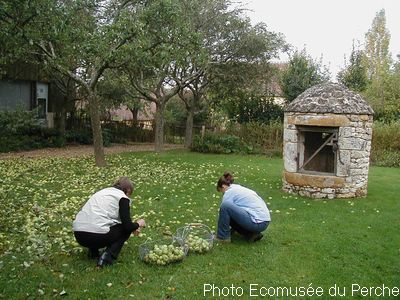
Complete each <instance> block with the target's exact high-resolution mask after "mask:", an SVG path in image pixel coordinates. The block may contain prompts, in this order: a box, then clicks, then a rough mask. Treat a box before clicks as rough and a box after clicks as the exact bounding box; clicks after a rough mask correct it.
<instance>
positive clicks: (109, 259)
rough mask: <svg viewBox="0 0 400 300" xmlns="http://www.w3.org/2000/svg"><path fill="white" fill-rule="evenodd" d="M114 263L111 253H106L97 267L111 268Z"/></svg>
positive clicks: (101, 256)
mask: <svg viewBox="0 0 400 300" xmlns="http://www.w3.org/2000/svg"><path fill="white" fill-rule="evenodd" d="M113 263H114V259H113V257H112V256H111V254H110V253H108V252H107V251H104V252H103V253H102V254H101V255H100V258H99V260H98V262H97V266H98V267H100V268H103V267H104V266H110V265H112V264H113Z"/></svg>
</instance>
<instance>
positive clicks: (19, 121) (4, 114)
mask: <svg viewBox="0 0 400 300" xmlns="http://www.w3.org/2000/svg"><path fill="white" fill-rule="evenodd" d="M39 129H40V126H39V123H38V120H37V118H36V112H35V111H23V110H16V111H0V132H1V133H2V134H6V135H12V134H27V133H31V132H32V131H35V130H39Z"/></svg>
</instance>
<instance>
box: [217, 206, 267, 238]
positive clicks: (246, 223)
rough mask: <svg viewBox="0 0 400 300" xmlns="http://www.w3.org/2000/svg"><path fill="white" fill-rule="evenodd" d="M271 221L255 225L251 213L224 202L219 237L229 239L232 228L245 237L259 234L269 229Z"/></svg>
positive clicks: (221, 208)
mask: <svg viewBox="0 0 400 300" xmlns="http://www.w3.org/2000/svg"><path fill="white" fill-rule="evenodd" d="M268 225H269V221H264V222H261V223H254V222H253V221H252V220H251V216H250V215H249V213H248V212H247V211H246V210H244V209H243V208H242V207H239V206H237V205H235V204H233V203H231V202H223V203H222V204H221V207H220V208H219V218H218V230H217V237H218V238H220V239H223V240H225V239H229V238H230V237H231V227H232V229H234V230H236V231H237V232H239V233H240V234H242V235H244V236H249V235H251V234H254V233H259V232H261V231H264V230H265V229H267V227H268Z"/></svg>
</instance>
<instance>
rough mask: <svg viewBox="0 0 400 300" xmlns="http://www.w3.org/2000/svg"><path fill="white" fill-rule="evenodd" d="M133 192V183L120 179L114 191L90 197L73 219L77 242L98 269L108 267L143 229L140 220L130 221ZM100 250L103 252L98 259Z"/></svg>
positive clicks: (112, 189)
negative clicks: (131, 238) (85, 249)
mask: <svg viewBox="0 0 400 300" xmlns="http://www.w3.org/2000/svg"><path fill="white" fill-rule="evenodd" d="M132 192H133V184H132V182H131V181H130V180H129V178H127V177H121V178H120V179H119V180H118V181H117V182H116V183H115V184H114V186H113V187H108V188H105V189H102V190H100V191H98V192H97V193H95V194H93V195H92V196H91V197H90V198H89V200H88V201H87V202H86V204H85V205H84V206H83V207H82V209H81V210H80V211H79V212H78V214H77V215H76V217H75V220H74V222H73V230H74V235H75V238H76V241H77V242H78V243H79V244H80V245H81V246H83V247H86V248H88V256H89V258H93V259H98V262H97V266H98V267H104V266H106V265H111V264H112V263H113V262H114V261H115V260H116V259H117V257H118V255H119V253H120V252H121V249H122V247H123V245H124V243H125V241H126V240H127V239H128V238H129V236H130V235H131V234H132V233H133V234H134V235H138V234H139V233H140V230H141V229H142V228H143V227H145V226H146V223H145V221H144V220H143V219H139V220H137V221H136V222H132V220H131V216H130V205H131V199H130V198H129V197H130V196H131V195H132ZM101 248H105V250H104V252H103V253H101V255H100V253H99V249H101Z"/></svg>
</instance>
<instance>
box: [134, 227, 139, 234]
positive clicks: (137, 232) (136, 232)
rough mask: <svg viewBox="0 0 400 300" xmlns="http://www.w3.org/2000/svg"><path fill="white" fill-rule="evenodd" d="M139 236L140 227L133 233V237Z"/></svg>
mask: <svg viewBox="0 0 400 300" xmlns="http://www.w3.org/2000/svg"><path fill="white" fill-rule="evenodd" d="M139 234H140V227H139V228H138V229H136V230H135V231H134V232H133V235H134V236H138V235H139Z"/></svg>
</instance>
